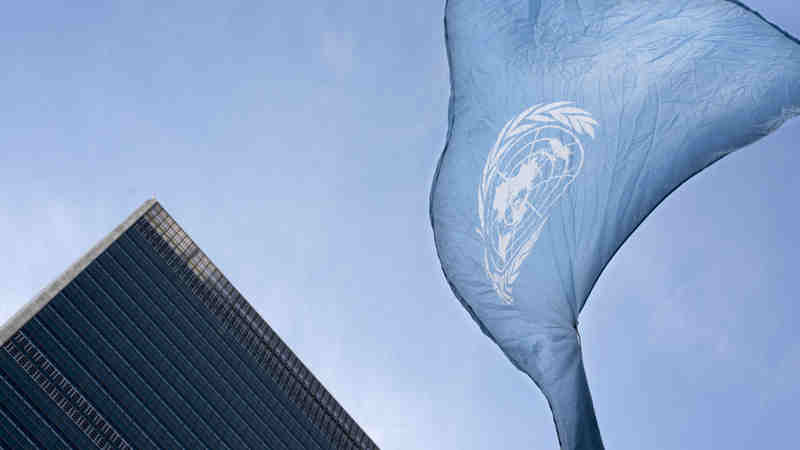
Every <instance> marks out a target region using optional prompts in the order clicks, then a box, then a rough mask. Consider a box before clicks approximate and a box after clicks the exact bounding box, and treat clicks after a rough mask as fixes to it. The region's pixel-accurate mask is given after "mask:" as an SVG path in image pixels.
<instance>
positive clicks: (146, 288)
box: [0, 200, 377, 450]
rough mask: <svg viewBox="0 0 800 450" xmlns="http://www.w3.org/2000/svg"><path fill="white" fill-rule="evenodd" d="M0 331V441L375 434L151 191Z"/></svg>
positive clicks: (295, 442)
mask: <svg viewBox="0 0 800 450" xmlns="http://www.w3.org/2000/svg"><path fill="white" fill-rule="evenodd" d="M0 345H2V350H0V448H8V449H18V448H47V449H56V448H81V449H88V448H94V447H97V448H136V449H140V448H141V449H145V448H152V449H155V448H158V449H167V448H169V449H173V448H191V449H195V448H212V449H236V448H267V449H319V450H322V449H353V448H355V449H376V448H377V446H376V445H375V443H374V442H373V441H372V440H371V439H370V438H369V437H368V436H367V435H366V434H365V433H364V431H363V430H362V429H361V428H360V427H359V426H358V424H357V423H356V422H355V421H354V420H353V418H352V417H350V415H348V414H347V412H346V411H345V410H344V409H343V408H342V407H341V406H340V405H339V403H337V402H336V400H335V399H334V398H333V397H332V396H331V394H330V393H328V391H327V390H326V389H325V388H324V387H323V386H322V384H320V382H319V381H318V380H317V379H316V378H315V377H314V376H313V375H312V374H311V372H310V371H309V370H308V369H307V368H306V367H305V366H304V365H303V363H302V362H300V360H299V359H298V358H297V356H295V355H294V353H292V351H291V350H290V349H289V347H288V346H287V345H286V344H285V343H284V342H283V341H282V340H281V339H280V338H279V337H278V336H277V335H276V334H275V332H274V331H273V330H272V329H271V328H270V327H269V325H267V323H266V322H265V321H264V319H262V318H261V316H259V315H258V313H257V312H256V311H255V310H254V309H253V308H252V306H250V304H249V303H248V302H247V300H245V299H244V297H242V295H241V294H240V293H239V292H238V291H237V290H236V288H234V287H233V286H232V285H231V283H230V282H229V281H228V280H227V279H226V278H225V276H224V275H222V273H221V272H220V271H219V269H217V267H216V266H214V264H212V263H211V261H210V260H209V259H208V257H207V256H206V255H205V254H204V253H203V252H202V251H201V250H200V248H198V246H197V245H196V244H195V243H194V242H193V241H192V240H191V239H190V238H189V236H188V235H187V234H186V233H185V232H184V231H183V230H182V229H181V227H180V226H179V225H178V224H177V223H176V222H175V220H173V219H172V217H170V216H169V214H167V212H166V211H164V209H163V208H162V207H161V205H159V204H158V202H156V201H155V200H149V201H147V202H145V204H143V205H142V206H141V207H139V208H138V209H137V210H136V211H134V213H133V214H131V216H130V217H128V219H127V220H125V222H123V223H122V224H121V225H120V226H118V227H117V228H116V229H114V230H113V231H112V232H111V234H109V235H108V236H106V238H105V239H103V240H102V241H100V242H99V243H98V244H97V245H96V246H95V247H94V248H92V249H91V250H90V251H89V252H88V253H87V254H86V255H85V256H84V257H83V258H81V259H79V260H78V261H77V262H75V263H74V264H73V265H72V266H71V267H70V268H69V269H67V271H66V272H65V273H64V274H63V275H62V276H61V277H60V278H58V279H57V280H56V281H54V282H53V283H52V284H51V285H50V286H48V287H47V288H45V289H44V290H43V291H42V292H41V293H40V294H39V295H37V296H36V297H35V298H34V299H33V300H32V301H31V302H30V303H29V304H27V305H26V306H25V307H23V308H22V309H21V310H20V311H18V312H17V313H16V314H15V315H14V316H13V317H12V318H11V319H10V320H9V322H8V323H6V324H5V325H4V326H3V327H2V328H0Z"/></svg>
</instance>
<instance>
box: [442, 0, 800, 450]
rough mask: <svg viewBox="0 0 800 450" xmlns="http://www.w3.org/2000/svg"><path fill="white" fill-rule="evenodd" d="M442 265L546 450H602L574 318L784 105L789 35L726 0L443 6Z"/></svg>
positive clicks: (787, 108)
mask: <svg viewBox="0 0 800 450" xmlns="http://www.w3.org/2000/svg"><path fill="white" fill-rule="evenodd" d="M445 28H446V40H447V50H448V56H449V62H450V76H451V89H452V91H451V98H450V112H449V131H448V138H447V145H446V147H445V150H444V151H443V152H442V155H441V158H440V160H439V166H438V168H437V171H436V175H435V178H434V182H433V188H432V191H431V200H430V208H431V210H430V212H431V222H432V225H433V230H434V235H435V240H436V248H437V250H438V254H439V258H440V260H441V264H442V269H443V271H444V274H445V276H446V278H447V280H448V282H449V283H450V286H451V287H452V289H453V292H454V293H455V294H456V297H458V299H459V300H460V301H461V303H462V304H463V305H464V307H465V308H466V309H467V310H468V311H469V313H470V314H471V315H472V317H473V318H474V319H475V321H476V322H477V323H478V324H479V325H480V327H481V329H482V330H483V332H484V333H486V335H488V336H489V337H490V338H491V339H493V340H494V341H495V342H496V343H497V344H498V345H499V346H500V348H501V349H502V350H503V352H505V354H506V355H507V356H508V357H509V359H510V360H511V361H512V362H513V363H514V364H515V365H516V366H517V367H518V368H519V369H520V370H522V371H524V372H525V373H527V374H528V375H529V376H530V377H531V378H532V379H533V381H534V382H535V383H536V384H537V385H538V386H539V388H540V389H541V390H542V392H543V393H544V395H545V397H546V398H547V401H548V402H549V404H550V408H551V409H552V412H553V418H554V421H555V425H556V431H557V434H558V439H559V442H560V445H561V448H562V449H601V448H603V444H602V441H601V438H600V432H599V430H598V425H597V420H596V418H595V414H594V409H593V406H592V400H591V396H590V394H589V389H588V385H587V382H586V377H585V374H584V369H583V363H582V359H581V347H580V338H579V336H578V333H577V325H578V316H579V314H580V312H581V309H583V306H584V304H585V302H586V298H587V297H588V295H589V292H590V291H591V290H592V286H593V285H594V283H595V281H596V280H597V278H598V277H599V275H600V272H601V271H602V270H603V268H604V267H605V265H606V264H607V263H608V261H609V260H610V259H611V257H612V256H613V255H614V253H615V252H616V251H617V249H618V248H619V247H620V246H621V245H622V243H623V242H624V241H625V239H626V238H627V237H628V236H629V235H630V234H631V233H632V232H633V230H634V229H635V228H636V226H637V225H639V223H641V222H642V220H644V218H645V217H646V216H647V215H648V214H649V213H650V212H651V211H652V210H653V208H655V207H656V206H657V205H658V204H659V202H661V201H662V200H663V199H664V198H665V197H666V196H667V195H669V193H670V192H672V191H673V190H674V189H675V188H676V187H677V186H679V185H680V184H681V183H683V182H684V181H686V180H687V179H688V178H689V177H691V176H692V175H694V174H696V173H698V172H699V171H701V170H703V169H704V168H705V167H708V166H709V165H710V164H712V163H713V162H714V161H717V160H718V159H720V158H722V157H723V156H725V155H727V154H728V153H731V152H733V151H734V150H736V149H739V148H741V147H743V146H745V145H747V144H750V143H752V142H753V141H755V140H757V139H759V138H761V137H763V136H765V135H767V134H768V133H770V132H771V131H773V130H775V129H776V128H777V127H779V126H780V125H781V124H782V123H783V122H784V121H785V120H787V119H788V118H790V117H792V116H794V115H796V114H797V113H798V112H800V109H798V108H800V46H799V45H798V41H797V40H795V39H794V38H792V37H791V36H789V35H787V34H786V33H785V32H783V31H781V30H780V29H778V28H777V27H776V26H774V25H772V24H770V23H768V22H767V21H766V20H765V19H764V18H762V17H761V16H759V15H758V14H757V13H755V12H753V11H752V10H750V9H748V8H747V7H746V6H744V5H743V4H741V3H739V2H735V1H725V0H649V1H644V0H640V1H623V0H525V1H521V0H449V1H448V2H447V6H446V17H445Z"/></svg>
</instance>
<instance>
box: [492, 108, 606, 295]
mask: <svg viewBox="0 0 800 450" xmlns="http://www.w3.org/2000/svg"><path fill="white" fill-rule="evenodd" d="M571 105H572V102H556V103H550V104H546V105H542V104H539V105H534V106H532V107H530V108H528V109H527V110H525V111H523V112H522V113H520V114H519V115H518V116H517V117H515V118H513V119H511V120H510V121H508V123H506V125H505V127H504V128H503V130H502V131H501V132H500V134H499V135H498V137H497V141H496V142H495V144H494V146H493V147H492V150H491V151H490V152H489V156H488V158H487V159H486V165H485V166H484V167H483V175H482V177H481V184H480V187H479V189H478V216H479V218H480V228H479V229H478V230H477V231H478V233H479V234H480V236H481V238H482V239H483V242H484V267H485V269H486V275H487V276H488V277H489V279H490V280H491V282H492V285H493V286H494V289H495V291H496V292H497V295H498V296H500V298H501V299H503V301H505V302H506V303H513V301H514V299H513V297H512V295H511V288H512V286H511V285H512V284H513V283H514V281H515V280H516V279H517V277H518V276H519V272H520V267H521V266H522V262H523V261H524V260H525V258H526V257H527V256H528V255H529V254H530V252H531V250H532V249H533V246H534V244H536V241H537V240H538V239H539V235H540V234H541V232H542V228H544V225H545V224H546V223H547V219H548V215H549V211H550V209H551V208H552V206H553V205H554V204H555V203H556V202H557V201H558V199H559V198H560V197H561V196H562V195H563V194H564V192H565V191H566V190H567V187H568V186H569V185H570V184H571V183H572V181H573V180H574V179H575V177H576V176H578V173H579V172H580V170H581V167H582V166H583V145H582V144H581V141H580V139H579V138H578V137H579V136H580V135H582V134H588V135H589V136H591V137H592V138H594V127H595V126H597V122H596V121H595V120H594V119H593V118H592V117H591V114H589V113H588V112H586V111H584V110H583V109H580V108H576V107H574V106H571Z"/></svg>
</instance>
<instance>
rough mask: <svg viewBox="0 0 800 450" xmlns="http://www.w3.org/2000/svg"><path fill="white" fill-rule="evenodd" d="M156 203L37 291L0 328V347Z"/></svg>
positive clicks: (138, 211)
mask: <svg viewBox="0 0 800 450" xmlns="http://www.w3.org/2000/svg"><path fill="white" fill-rule="evenodd" d="M156 203H157V201H156V199H155V198H151V199H148V200H147V201H145V202H144V203H143V204H142V205H141V206H139V207H138V208H136V210H135V211H133V212H132V213H131V215H130V216H128V218H127V219H125V220H124V221H123V222H122V223H121V224H119V225H117V227H116V228H114V229H113V230H111V232H110V233H108V234H107V235H106V236H105V237H104V238H103V239H101V240H100V241H99V242H98V243H97V244H95V245H94V247H92V248H91V249H89V251H88V252H86V253H85V254H84V255H83V256H81V257H80V258H78V260H77V261H75V262H74V263H72V265H70V266H69V267H68V268H67V270H65V271H64V272H63V273H62V274H61V275H60V276H59V277H58V278H56V279H55V280H53V281H52V282H51V283H50V284H48V285H47V286H46V287H45V288H44V289H42V290H41V291H39V293H38V294H36V295H35V296H34V297H33V299H32V300H30V301H29V302H28V303H26V304H25V305H24V306H23V307H22V308H20V309H19V310H17V312H16V313H14V315H13V316H11V318H10V319H8V321H6V323H4V324H3V325H2V326H0V346H3V345H4V344H5V343H6V341H7V340H8V339H9V338H10V337H11V336H12V335H13V334H14V333H16V332H17V331H18V330H19V329H20V328H22V327H23V326H25V324H26V323H28V321H29V320H31V318H33V316H35V315H36V313H38V312H39V311H40V310H41V309H42V308H44V307H45V306H46V305H47V304H48V303H50V300H52V299H53V297H55V296H56V294H58V293H59V292H61V290H62V289H63V288H64V287H65V286H66V285H68V284H69V283H70V282H71V281H72V280H73V279H74V278H75V277H76V276H78V274H79V273H81V272H82V271H83V269H85V268H86V267H87V266H88V265H89V264H91V262H92V261H94V260H95V258H97V257H98V256H99V255H100V254H101V253H103V251H105V249H106V248H108V246H109V245H111V243H112V242H114V241H115V240H116V239H117V238H118V237H120V236H121V235H122V234H123V233H125V232H126V231H127V230H128V228H130V227H131V225H133V224H134V223H135V222H136V221H137V220H139V218H140V217H142V216H143V215H144V214H145V213H146V212H147V211H148V210H149V209H150V208H151V207H152V206H153V205H155V204H156Z"/></svg>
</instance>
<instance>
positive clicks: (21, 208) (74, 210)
mask: <svg viewBox="0 0 800 450" xmlns="http://www.w3.org/2000/svg"><path fill="white" fill-rule="evenodd" d="M748 4H749V5H750V6H752V7H753V8H754V9H756V10H758V11H760V12H761V13H762V14H763V15H764V16H766V17H767V18H768V19H770V20H772V21H773V22H775V23H777V24H778V25H780V26H781V27H783V28H784V29H786V30H787V31H789V32H791V33H793V34H795V35H800V9H798V8H797V7H796V5H795V4H794V2H793V1H791V0H760V1H751V2H749V3H748ZM443 6H444V5H443V2H430V1H418V0H409V1H406V2H396V1H394V2H392V1H380V0H357V1H350V0H348V1H345V2H333V1H331V2H322V1H315V2H277V3H275V2H269V3H267V2H262V3H259V2H225V5H224V6H220V2H201V1H197V0H195V1H191V2H189V1H185V2H181V1H176V2H150V3H149V4H147V5H132V2H117V3H112V2H107V3H105V4H90V2H85V3H83V4H82V6H79V7H76V6H75V5H69V6H67V5H65V4H58V3H57V2H50V3H37V4H34V3H32V2H27V3H26V2H16V3H13V4H10V5H8V6H6V8H5V9H4V13H3V15H2V16H0V56H2V61H3V70H0V99H2V106H1V107H0V123H2V126H0V180H2V181H0V183H2V184H1V185H0V186H2V189H0V232H2V234H1V235H2V236H3V238H2V240H0V244H1V245H2V249H3V252H2V254H3V256H4V257H3V258H0V270H2V272H3V273H4V274H5V276H4V277H3V279H4V281H3V284H2V288H3V289H2V290H0V321H2V322H4V321H5V320H6V319H7V318H8V317H10V316H11V314H13V313H14V312H15V311H16V310H17V309H18V308H19V307H20V306H22V305H23V304H24V303H25V302H27V301H28V300H29V299H30V298H31V297H33V295H34V294H35V293H36V292H37V291H38V290H39V289H41V288H42V287H44V286H45V285H46V284H47V283H48V282H50V281H51V280H52V279H54V278H56V277H57V276H58V275H59V274H60V273H61V272H62V271H63V270H64V269H65V268H66V267H67V266H68V265H69V264H70V263H71V262H73V261H74V260H75V259H77V258H78V257H79V256H81V255H82V254H83V253H84V252H85V251H86V250H87V249H89V248H90V247H91V246H92V245H93V244H94V243H95V242H96V241H98V240H99V239H100V238H101V237H103V236H104V235H105V234H106V233H108V232H109V231H110V230H111V229H112V228H113V227H114V226H116V225H117V224H118V223H119V222H121V221H122V220H123V219H124V218H125V217H126V216H127V215H128V214H129V213H130V212H131V211H132V210H133V209H134V208H136V207H137V206H138V205H139V204H141V203H142V202H143V201H144V200H145V199H147V198H149V197H151V196H155V197H156V198H158V199H159V200H160V201H161V202H162V204H163V205H164V206H165V208H166V209H167V210H168V211H169V212H170V213H171V214H172V215H173V216H174V217H175V218H176V219H177V220H178V221H179V222H180V223H181V224H182V225H183V226H184V228H185V229H186V230H187V231H188V232H189V233H190V234H191V235H192V237H193V238H194V239H195V241H196V242H197V243H198V244H199V245H200V246H201V247H202V248H203V249H204V250H205V251H206V253H207V254H208V255H209V256H210V257H211V258H212V259H213V260H214V262H215V263H216V264H217V265H218V266H219V267H220V268H221V270H222V271H223V272H225V274H226V275H227V276H228V277H229V278H230V279H231V281H232V282H233V283H234V284H235V285H236V286H237V287H238V288H239V290H240V291H241V292H242V293H243V294H244V295H245V297H247V298H248V299H249V300H250V301H251V303H253V305H254V306H255V307H256V309H257V310H258V311H259V312H260V313H261V314H262V315H263V316H264V318H265V319H266V320H267V321H268V322H269V323H270V324H271V325H272V326H273V327H274V328H275V329H276V330H277V331H278V333H279V334H280V335H281V336H282V337H283V338H284V339H285V340H286V341H287V343H288V344H289V345H290V346H291V347H292V348H293V349H294V350H295V351H296V353H297V354H298V355H299V356H300V358H301V359H302V360H303V361H304V362H305V363H306V364H307V365H308V366H309V367H310V368H311V370H312V371H313V372H314V373H315V374H316V375H317V376H318V378H320V380H321V381H322V382H323V383H324V384H325V385H326V386H327V387H328V388H329V390H330V391H331V392H332V393H333V394H334V395H335V396H336V398H337V399H338V400H339V401H340V402H341V403H342V404H343V405H344V406H345V408H346V409H347V410H348V411H350V413H351V414H352V415H353V416H354V417H355V418H356V420H357V421H358V422H359V423H360V424H361V425H362V426H363V427H364V428H365V429H366V431H367V432H368V433H369V434H370V435H371V436H372V437H373V438H374V439H375V440H376V441H377V443H378V444H379V445H380V446H381V447H382V448H386V449H408V448H422V449H490V448H527V449H555V448H556V447H557V443H556V437H555V431H554V427H553V423H552V420H551V418H550V412H549V410H548V408H547V404H546V402H545V400H544V398H543V397H542V395H541V394H540V393H539V392H538V390H537V389H536V387H535V386H534V385H533V384H532V383H531V382H530V380H529V379H528V378H527V377H526V376H525V375H523V374H522V373H521V372H518V371H517V370H516V369H515V368H514V367H513V366H512V365H511V364H510V363H509V362H508V361H507V359H506V358H505V357H504V356H503V355H502V354H501V352H500V350H499V349H498V348H497V347H496V346H495V345H494V344H493V343H492V342H490V341H489V339H487V338H486V337H485V336H484V335H483V334H481V333H480V331H479V330H478V327H477V326H476V325H475V324H474V323H473V322H472V320H471V319H470V318H469V316H468V315H467V313H466V312H465V311H464V310H463V309H462V307H461V306H460V304H459V303H458V302H457V301H456V300H455V298H454V297H453V295H452V294H451V293H450V290H449V288H448V287H447V285H446V283H445V281H444V278H443V276H442V274H441V271H440V269H439V264H438V260H437V259H436V255H435V251H434V246H433V238H432V232H431V230H430V225H429V221H428V192H429V188H430V182H431V179H432V175H433V171H434V167H435V164H436V160H437V157H438V155H439V153H440V151H441V149H442V146H443V144H444V138H445V132H446V125H447V122H446V115H447V101H448V95H449V86H448V69H447V65H446V57H445V50H444V42H443V29H442V13H443ZM799 136H800V123H798V121H794V122H789V123H788V124H786V125H785V126H784V127H783V128H781V129H780V130H778V131H777V132H776V133H774V134H773V135H771V136H769V137H767V138H765V139H763V140H762V141H759V142H758V143H756V144H754V145H752V146H750V147H748V148H746V149H743V150H741V151H739V152H737V153H734V154H733V155H731V156H728V157H727V158H725V159H723V160H722V161H721V162H719V163H717V164H715V165H714V166H712V167H711V168H709V169H708V170H706V171H705V172H703V173H702V174H700V175H699V176H697V177H695V178H694V179H692V180H690V181H689V182H687V183H686V184H685V185H683V186H682V187H681V188H680V189H678V190H677V191H676V192H675V193H674V194H673V195H672V196H671V197H670V198H668V199H667V200H666V201H665V202H664V203H663V204H662V205H661V206H660V207H659V208H658V209H657V210H656V211H655V212H654V213H653V214H652V215H651V216H650V217H649V218H648V219H647V220H646V221H645V223H644V224H643V225H642V226H641V227H640V228H639V229H638V230H637V232H636V233H635V234H634V235H633V237H632V238H631V239H630V240H629V241H628V242H627V243H626V244H625V245H624V246H623V248H622V249H621V251H620V252H619V253H618V254H617V256H616V257H615V258H614V259H613V260H612V262H611V263H610V264H609V266H608V267H607V268H606V270H605V272H604V273H603V275H602V276H601V278H600V280H599V282H598V284H597V285H596V287H595V289H594V291H593V292H592V295H591V297H590V299H589V301H588V304H587V307H586V309H585V310H584V312H583V314H582V316H581V333H582V338H583V345H584V358H585V361H586V366H587V372H588V377H589V383H590V386H591V389H592V394H593V397H594V400H595V406H596V409H597V414H598V420H599V422H600V427H601V430H602V431H603V433H604V439H605V442H606V446H607V447H608V448H611V449H642V448H654V449H675V448H681V449H708V448H725V449H752V448H784V447H786V446H787V445H788V443H789V442H790V440H789V439H790V438H794V436H793V429H794V427H795V426H796V424H795V421H794V420H793V417H796V410H795V408H794V406H795V405H796V403H797V400H800V386H799V385H798V383H797V381H796V378H797V374H798V373H800V343H798V342H797V336H798V332H797V331H796V328H795V325H794V323H793V322H794V319H795V318H797V317H798V316H799V314H798V313H800V306H799V305H798V303H797V301H796V300H797V298H798V295H797V293H796V292H797V291H796V287H795V285H794V282H795V280H796V271H797V267H798V264H797V261H796V257H797V256H796V255H797V252H798V250H800V237H799V236H798V234H797V232H796V230H798V229H800V213H798V211H797V209H796V207H795V206H796V205H797V195H798V192H800V177H798V176H797V174H796V169H795V168H796V167H797V166H798V165H800V156H798V152H797V145H796V143H797V142H798V137H799ZM387 236H388V237H389V239H387V238H386V237H387Z"/></svg>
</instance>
